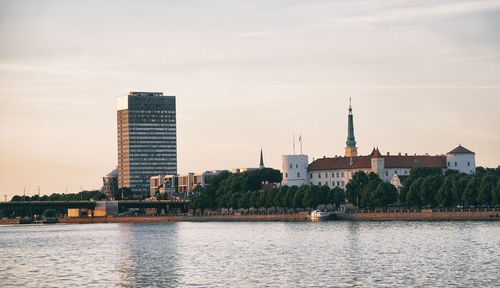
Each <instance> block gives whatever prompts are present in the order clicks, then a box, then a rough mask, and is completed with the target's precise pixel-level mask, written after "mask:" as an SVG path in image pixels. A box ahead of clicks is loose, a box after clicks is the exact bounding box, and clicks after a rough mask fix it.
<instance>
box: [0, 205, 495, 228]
mask: <svg viewBox="0 0 500 288" xmlns="http://www.w3.org/2000/svg"><path fill="white" fill-rule="evenodd" d="M334 214H335V217H334V219H335V220H341V221H498V220H500V211H495V210H480V209H476V210H472V209H471V210H465V211H464V210H449V211H448V210H440V211H433V210H431V209H429V210H425V209H424V210H420V211H414V210H398V211H392V212H381V211H379V212H376V211H375V212H363V211H360V212H353V213H334ZM307 221H311V219H310V217H309V215H308V214H307V213H305V212H301V213H294V214H247V215H185V216H127V217H112V216H108V217H82V218H70V217H64V218H59V223H65V224H91V223H167V222H307ZM0 224H10V225H12V224H19V219H7V220H2V221H0Z"/></svg>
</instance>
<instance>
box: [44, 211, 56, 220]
mask: <svg viewBox="0 0 500 288" xmlns="http://www.w3.org/2000/svg"><path fill="white" fill-rule="evenodd" d="M56 215H57V213H56V210H55V209H45V211H43V216H45V217H47V218H54V217H56Z"/></svg>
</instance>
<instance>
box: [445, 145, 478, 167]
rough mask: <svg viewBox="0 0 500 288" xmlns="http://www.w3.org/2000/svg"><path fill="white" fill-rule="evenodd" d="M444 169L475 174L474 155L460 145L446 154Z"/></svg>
mask: <svg viewBox="0 0 500 288" xmlns="http://www.w3.org/2000/svg"><path fill="white" fill-rule="evenodd" d="M446 167H447V168H448V169H452V170H458V171H460V172H462V173H466V174H474V173H476V154H475V153H474V152H472V151H470V150H469V149H467V148H464V147H463V146H462V145H458V147H457V148H455V149H453V150H451V151H450V152H448V153H446Z"/></svg>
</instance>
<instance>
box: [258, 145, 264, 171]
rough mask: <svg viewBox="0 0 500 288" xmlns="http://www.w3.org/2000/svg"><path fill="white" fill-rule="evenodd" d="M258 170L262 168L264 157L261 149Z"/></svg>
mask: <svg viewBox="0 0 500 288" xmlns="http://www.w3.org/2000/svg"><path fill="white" fill-rule="evenodd" d="M259 168H260V169H262V168H264V156H263V155H262V148H260V164H259Z"/></svg>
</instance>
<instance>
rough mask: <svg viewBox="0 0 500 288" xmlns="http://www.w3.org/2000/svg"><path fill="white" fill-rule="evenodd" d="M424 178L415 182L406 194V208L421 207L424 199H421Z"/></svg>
mask: <svg viewBox="0 0 500 288" xmlns="http://www.w3.org/2000/svg"><path fill="white" fill-rule="evenodd" d="M422 181H423V178H418V179H417V180H415V182H413V183H412V184H411V186H410V189H408V193H406V206H408V207H412V206H413V207H421V206H422V198H421V197H420V186H421V185H422Z"/></svg>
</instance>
